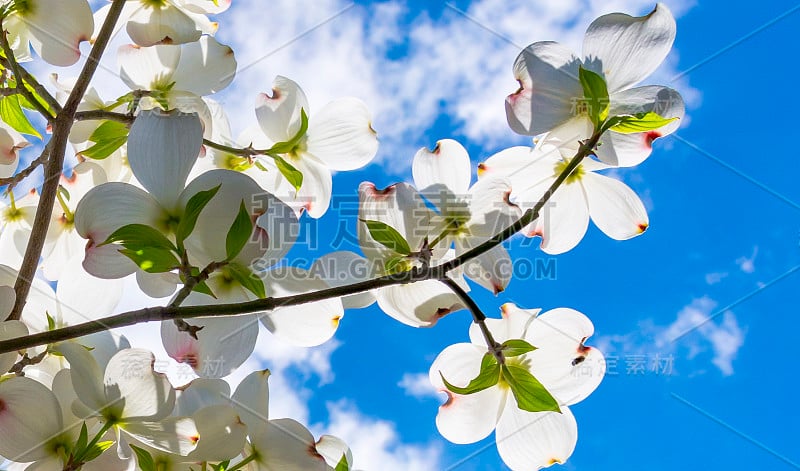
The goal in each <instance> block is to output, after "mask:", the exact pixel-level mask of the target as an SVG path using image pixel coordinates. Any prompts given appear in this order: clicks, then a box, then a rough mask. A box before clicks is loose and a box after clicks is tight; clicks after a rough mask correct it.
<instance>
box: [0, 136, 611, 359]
mask: <svg viewBox="0 0 800 471" xmlns="http://www.w3.org/2000/svg"><path fill="white" fill-rule="evenodd" d="M600 135H601V133H600V132H597V133H595V135H594V136H592V138H591V139H589V140H588V141H586V142H584V143H583V144H582V145H581V147H580V149H578V152H577V153H576V154H575V157H573V158H572V160H570V162H569V164H567V167H566V168H565V169H564V170H563V171H562V172H561V174H559V175H558V177H556V179H555V181H554V182H553V184H552V185H550V187H549V188H548V189H547V191H546V192H545V194H544V195H543V196H542V198H541V199H540V200H539V201H538V202H537V203H536V205H534V207H533V208H532V209H530V210H528V211H526V212H525V214H523V216H522V217H521V218H520V219H519V220H517V221H516V222H515V223H514V224H512V225H510V226H508V227H507V228H506V229H504V230H503V231H501V232H500V233H498V234H497V235H496V236H494V237H492V238H491V239H489V240H488V241H486V242H484V243H482V244H480V245H478V246H477V247H475V248H473V249H472V250H469V251H467V252H466V253H464V254H462V255H461V256H459V257H456V258H454V259H453V260H451V261H449V262H445V263H443V264H442V265H436V266H432V267H427V266H425V267H416V268H413V269H411V270H409V271H406V272H401V273H395V274H391V275H385V276H382V277H379V278H374V279H371V280H365V281H359V282H356V283H352V284H349V285H344V286H337V287H333V288H327V289H323V290H319V291H312V292H309V293H303V294H298V295H292V296H284V297H267V298H264V299H257V300H255V301H248V302H242V303H229V304H215V305H202V306H166V307H157V308H145V309H139V310H135V311H129V312H125V313H122V314H117V315H114V316H109V317H105V318H103V319H98V320H96V321H90V322H85V323H83V324H77V325H73V326H68V327H64V328H61V329H55V330H50V331H47V332H41V333H38V334H33V335H28V336H25V337H19V338H15V339H10V340H4V341H0V353H6V352H13V351H18V350H23V349H26V348H30V347H35V346H38V345H47V344H50V343H55V342H61V341H64V340H69V339H74V338H78V337H83V336H84V335H89V334H93V333H96V332H102V331H104V330H109V329H114V328H117V327H125V326H129V325H134V324H139V323H142V322H154V321H165V320H173V319H191V318H195V317H212V316H209V312H213V313H214V315H213V317H222V316H235V315H239V314H249V313H254V312H263V311H271V310H273V309H277V308H280V307H285V306H296V305H298V304H306V303H310V302H314V301H321V300H324V299H330V298H338V297H342V296H347V295H351V294H357V293H361V292H364V291H369V290H372V289H377V288H383V287H386V286H392V285H398V284H407V283H414V282H417V281H424V280H440V281H442V282H444V283H446V281H445V280H446V279H447V274H448V272H450V271H452V270H454V269H456V268H458V267H460V266H461V265H463V264H464V263H466V262H467V261H469V260H471V259H473V258H475V257H477V256H478V255H480V254H482V253H485V252H487V251H488V250H490V249H492V248H493V247H495V246H497V245H499V244H501V243H503V242H504V241H506V240H508V239H509V238H510V237H511V236H513V235H514V234H516V233H517V232H519V231H520V230H521V229H522V228H524V227H525V226H527V225H528V224H529V223H530V222H531V221H533V220H535V219H536V218H537V217H539V213H540V212H541V210H542V208H543V207H544V205H545V204H547V202H548V201H549V200H550V197H551V196H552V195H553V193H555V191H556V190H557V189H558V187H559V186H561V184H563V183H564V181H565V180H566V179H567V177H568V176H569V175H570V174H571V173H572V172H573V171H574V170H575V169H576V168H577V167H578V165H580V163H581V161H582V160H583V159H584V158H585V157H586V156H588V155H590V154H592V153H593V152H594V148H595V146H596V145H597V142H598V141H599V139H600ZM457 294H458V293H457ZM467 298H469V297H468V296H467ZM470 301H471V299H470ZM470 301H466V300H465V302H467V303H468V304H469V302H470ZM475 312H476V311H473V317H475V318H476V319H477V318H479V317H480V316H482V313H481V314H478V315H476V314H475ZM477 312H480V311H479V310H478V311H477ZM476 316H477V317H476ZM484 317H485V316H484Z"/></svg>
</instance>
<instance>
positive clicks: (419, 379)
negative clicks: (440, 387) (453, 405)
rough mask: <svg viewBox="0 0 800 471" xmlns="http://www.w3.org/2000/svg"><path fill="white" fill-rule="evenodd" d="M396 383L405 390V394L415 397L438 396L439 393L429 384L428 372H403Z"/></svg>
mask: <svg viewBox="0 0 800 471" xmlns="http://www.w3.org/2000/svg"><path fill="white" fill-rule="evenodd" d="M397 385H398V386H400V387H401V388H402V389H403V391H405V393H406V395H408V396H413V397H416V398H417V399H424V398H428V397H439V393H438V392H437V391H436V389H434V387H433V386H432V385H431V381H430V379H429V378H428V373H405V374H403V379H401V380H400V382H399V383H397Z"/></svg>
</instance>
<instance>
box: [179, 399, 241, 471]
mask: <svg viewBox="0 0 800 471" xmlns="http://www.w3.org/2000/svg"><path fill="white" fill-rule="evenodd" d="M192 419H194V423H195V426H196V427H197V431H198V435H199V437H200V439H199V440H198V441H197V448H195V449H194V450H193V451H192V452H191V453H189V455H188V456H187V458H188V459H189V460H190V461H192V462H201V461H223V460H230V459H233V458H235V457H236V456H237V455H239V454H241V453H242V450H243V449H244V444H245V438H246V437H247V427H245V424H243V423H242V421H241V420H239V416H238V415H237V414H236V410H234V408H233V407H231V406H229V405H227V404H225V405H216V406H209V407H205V408H203V409H201V410H199V411H197V412H195V413H194V414H192Z"/></svg>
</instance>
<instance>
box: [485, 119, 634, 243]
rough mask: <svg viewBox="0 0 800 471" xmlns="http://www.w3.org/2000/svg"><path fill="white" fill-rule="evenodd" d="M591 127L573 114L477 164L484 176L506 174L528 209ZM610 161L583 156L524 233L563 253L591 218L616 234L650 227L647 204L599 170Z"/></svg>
mask: <svg viewBox="0 0 800 471" xmlns="http://www.w3.org/2000/svg"><path fill="white" fill-rule="evenodd" d="M590 127H591V123H590V122H589V120H588V119H586V120H573V121H571V122H570V123H568V124H567V125H565V126H561V127H560V128H558V129H556V130H554V131H553V132H551V133H549V134H547V135H546V136H545V137H544V138H543V139H542V140H541V141H539V143H538V144H537V146H536V147H534V148H530V147H512V148H509V149H505V150H503V151H501V152H499V153H497V154H495V155H493V156H491V157H489V158H488V159H487V160H486V162H484V163H482V164H481V165H480V166H479V175H480V176H481V178H484V177H493V176H502V177H505V178H508V179H509V180H510V181H511V182H512V186H513V188H514V191H513V193H512V199H513V201H515V202H516V203H517V204H519V205H520V206H521V207H523V208H524V209H528V208H531V207H533V206H534V205H535V204H536V203H537V202H538V201H539V200H540V199H541V198H542V197H543V196H544V194H545V192H546V191H547V189H548V188H549V187H550V185H551V184H552V183H553V182H554V181H555V179H556V178H557V177H558V175H559V174H560V173H561V172H562V171H563V170H564V169H565V168H566V167H567V164H568V162H569V161H570V159H572V157H573V156H574V155H575V153H576V152H577V151H578V142H577V140H575V139H573V136H575V135H579V134H580V133H581V132H584V130H586V129H588V128H590ZM611 168H613V167H611V166H610V165H607V164H605V163H603V162H599V161H597V160H594V159H592V158H584V159H583V161H582V162H581V164H580V165H579V166H578V167H577V168H576V169H575V170H574V171H573V172H572V173H571V174H570V175H569V176H568V177H567V179H566V180H565V181H564V183H562V184H561V186H560V187H559V188H558V189H557V190H556V191H555V192H554V193H553V195H552V196H551V197H550V199H549V201H548V203H547V204H546V205H545V206H544V207H543V208H542V211H541V212H540V215H539V217H538V218H537V219H536V220H535V221H533V222H532V223H531V224H529V225H528V226H527V227H526V228H525V229H524V233H525V234H526V235H527V236H528V237H535V236H540V237H541V238H542V250H543V251H545V252H546V253H549V254H559V253H563V252H566V251H568V250H571V249H572V248H574V247H575V246H576V245H578V242H580V241H581V239H583V236H584V234H586V230H587V228H588V227H589V219H590V218H591V220H592V221H594V223H595V224H596V225H597V227H598V228H599V229H600V230H601V231H603V232H604V233H605V234H606V235H608V236H609V237H611V238H612V239H616V240H626V239H630V238H632V237H636V236H638V235H640V234H642V233H643V232H644V231H645V230H647V228H648V226H649V220H648V217H647V210H646V209H645V207H644V204H643V203H642V201H641V200H640V199H639V197H638V196H637V195H636V193H634V192H633V190H631V189H630V188H629V187H628V186H627V185H625V184H624V183H622V182H621V181H619V180H616V179H614V178H611V177H608V176H605V175H601V174H599V173H597V172H598V171H602V170H607V169H611Z"/></svg>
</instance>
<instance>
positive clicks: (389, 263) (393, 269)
mask: <svg viewBox="0 0 800 471" xmlns="http://www.w3.org/2000/svg"><path fill="white" fill-rule="evenodd" d="M405 261H406V257H405V255H395V256H394V257H391V258H389V259H388V260H386V263H384V264H383V268H384V270H385V271H386V273H387V274H389V275H394V274H395V273H401V272H404V271H406V266H407V265H408V264H406V263H404V262H405Z"/></svg>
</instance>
